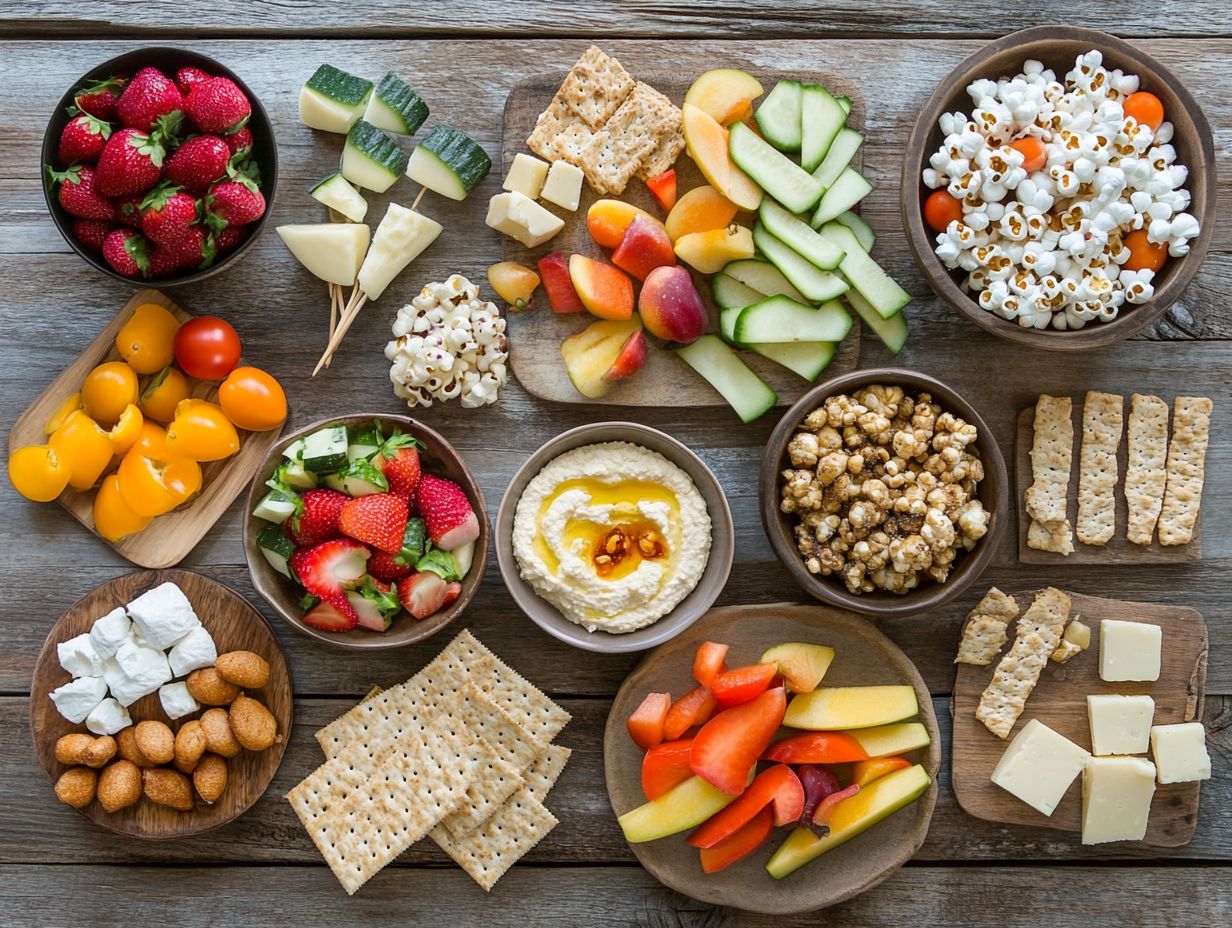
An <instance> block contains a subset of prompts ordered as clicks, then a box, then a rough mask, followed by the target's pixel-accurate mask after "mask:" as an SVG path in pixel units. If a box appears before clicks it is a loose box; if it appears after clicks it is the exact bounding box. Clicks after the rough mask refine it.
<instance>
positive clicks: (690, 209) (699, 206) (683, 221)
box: [664, 184, 739, 242]
mask: <svg viewBox="0 0 1232 928" xmlns="http://www.w3.org/2000/svg"><path fill="white" fill-rule="evenodd" d="M737 212H739V207H737V206H736V204H735V203H733V202H732V201H731V200H729V199H727V197H725V196H723V194H721V193H719V191H717V190H715V189H714V188H713V187H711V186H710V185H709V184H702V185H701V186H700V187H694V188H693V189H692V190H690V191H689V192H688V193H686V194H685V195H684V196H682V197H681V198H680V199H679V200H677V201H676V205H675V206H673V207H672V211H671V212H670V213H668V214H667V221H666V222H665V223H664V228H666V229H667V237H668V238H669V239H671V240H672V241H673V242H675V241H677V240H679V239H680V238H681V237H682V236H685V235H688V234H689V233H690V232H709V231H710V230H711V229H725V228H727V227H728V226H729V225H731V222H732V220H733V219H735V218H736V213H737Z"/></svg>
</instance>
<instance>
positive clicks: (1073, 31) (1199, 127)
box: [901, 25, 1215, 351]
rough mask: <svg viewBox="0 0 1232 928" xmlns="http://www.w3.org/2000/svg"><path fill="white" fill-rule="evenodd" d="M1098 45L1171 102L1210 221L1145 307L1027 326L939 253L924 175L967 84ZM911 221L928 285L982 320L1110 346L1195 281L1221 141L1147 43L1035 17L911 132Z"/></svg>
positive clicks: (953, 79)
mask: <svg viewBox="0 0 1232 928" xmlns="http://www.w3.org/2000/svg"><path fill="white" fill-rule="evenodd" d="M1091 49H1098V50H1099V51H1100V52H1102V53H1103V56H1104V66H1105V67H1107V68H1109V69H1112V68H1120V69H1122V70H1123V71H1125V72H1127V73H1130V74H1137V75H1138V76H1139V78H1141V87H1142V89H1143V90H1149V91H1150V92H1151V93H1153V94H1155V95H1156V96H1157V97H1159V98H1160V100H1162V101H1163V104H1164V113H1165V114H1166V117H1167V119H1168V120H1169V121H1170V122H1171V123H1172V124H1173V126H1174V127H1175V133H1174V135H1173V138H1172V143H1171V144H1172V145H1173V146H1174V147H1175V148H1176V152H1177V159H1178V161H1180V162H1181V163H1183V164H1185V165H1186V166H1187V167H1188V168H1189V180H1188V182H1187V184H1186V186H1187V187H1188V189H1189V192H1190V195H1191V198H1192V199H1191V202H1190V205H1189V209H1188V210H1187V212H1189V213H1191V214H1192V215H1193V216H1195V217H1196V218H1197V219H1198V221H1199V222H1200V223H1201V225H1202V230H1201V232H1199V233H1198V236H1197V238H1195V239H1194V240H1193V241H1192V242H1191V243H1190V248H1189V254H1187V255H1184V256H1183V257H1180V258H1169V259H1168V262H1167V264H1165V265H1164V267H1163V270H1161V271H1160V272H1159V273H1158V274H1156V275H1155V279H1154V287H1155V295H1154V296H1153V297H1152V298H1151V299H1150V300H1148V301H1147V302H1146V303H1143V304H1141V305H1138V306H1123V307H1122V308H1121V312H1120V314H1119V315H1118V316H1117V318H1116V319H1114V320H1113V321H1112V322H1091V323H1088V324H1087V325H1086V326H1084V327H1083V328H1081V329H1078V330H1077V331H1064V332H1061V331H1057V330H1056V329H1051V328H1049V329H1030V328H1023V327H1022V326H1020V325H1018V324H1017V323H1016V322H1013V321H1011V320H1009V319H1002V318H1001V317H1000V316H997V315H995V314H993V313H990V312H988V311H987V310H984V309H981V308H980V306H979V304H978V303H977V302H976V301H975V299H974V298H972V296H971V295H970V294H969V293H968V292H967V291H966V290H964V289H963V288H962V286H961V285H960V282H959V277H958V275H957V273H956V272H953V271H950V270H949V269H948V268H947V267H946V266H945V265H944V264H942V263H941V260H940V259H939V258H938V257H937V256H936V255H935V254H934V253H933V244H934V233H933V232H932V230H930V229H929V228H928V227H927V226H926V225H925V223H924V214H923V209H922V205H923V202H924V198H925V197H926V196H927V195H928V194H929V193H930V192H931V191H930V190H929V189H928V188H926V187H925V186H924V182H923V181H922V180H921V177H920V175H921V172H922V171H923V170H924V168H925V167H926V166H927V164H928V159H929V157H930V155H931V154H932V153H933V152H934V151H936V150H937V149H938V148H939V147H940V145H941V139H942V135H941V130H940V128H939V127H938V125H937V120H938V119H939V117H940V116H941V114H942V113H950V112H954V111H956V110H957V111H961V112H964V113H969V112H970V111H971V98H970V97H968V96H967V85H969V84H970V83H971V82H972V81H973V80H975V79H977V78H981V77H986V78H990V79H992V80H996V79H997V78H998V77H1002V76H1010V75H1013V74H1017V73H1018V72H1019V71H1020V70H1021V69H1022V64H1023V62H1024V61H1026V60H1027V59H1028V58H1034V59H1035V60H1037V61H1042V62H1043V63H1044V65H1045V67H1049V68H1052V69H1053V70H1055V71H1057V72H1058V73H1060V74H1064V73H1065V72H1066V71H1068V70H1070V68H1072V67H1073V65H1074V58H1075V57H1076V56H1078V55H1080V54H1082V53H1083V52H1087V51H1090V50H1091ZM901 191H902V216H903V227H904V228H905V229H906V230H907V243H908V244H909V245H910V246H911V251H912V254H914V255H915V260H916V264H918V265H919V266H920V270H921V271H923V273H924V276H925V278H926V279H927V280H928V283H929V285H930V286H931V287H932V288H933V290H935V291H936V293H937V295H938V296H939V297H941V298H942V299H943V300H945V301H946V302H947V303H949V304H950V305H951V306H953V307H954V308H955V309H956V310H958V312H960V313H961V314H962V315H963V316H965V317H966V318H967V319H969V320H970V321H971V322H974V323H975V324H976V325H978V326H979V327H980V328H982V329H984V330H986V331H988V332H991V333H992V334H993V335H997V336H999V337H1001V338H1005V339H1009V340H1010V341H1013V342H1018V343H1019V344H1023V345H1030V346H1031V347H1034V348H1045V349H1049V350H1052V351H1085V350H1087V349H1090V348H1102V347H1104V346H1106V345H1111V344H1115V343H1116V342H1119V341H1122V340H1124V339H1126V338H1129V337H1130V336H1132V335H1136V334H1138V333H1139V332H1141V331H1142V330H1143V329H1144V328H1146V327H1147V326H1148V325H1150V324H1151V323H1153V322H1155V321H1156V320H1158V319H1159V318H1160V317H1161V316H1163V314H1164V313H1165V312H1166V311H1167V309H1168V307H1169V306H1171V305H1172V304H1173V303H1175V302H1176V301H1177V300H1178V299H1179V298H1180V296H1181V294H1182V293H1183V292H1184V291H1185V288H1186V287H1187V286H1189V282H1190V281H1191V280H1193V277H1194V275H1195V274H1196V273H1197V272H1198V268H1199V267H1200V266H1201V264H1202V260H1203V258H1204V257H1206V252H1207V249H1208V248H1209V247H1210V244H1211V239H1212V237H1213V236H1214V232H1215V143H1214V138H1213V136H1212V134H1211V127H1210V124H1209V123H1208V122H1207V121H1206V117H1205V116H1204V115H1203V114H1202V110H1201V108H1200V107H1199V106H1198V103H1197V101H1196V100H1195V99H1194V98H1193V96H1192V95H1191V94H1190V93H1189V91H1188V90H1186V89H1185V88H1184V86H1183V85H1182V84H1181V82H1180V80H1179V79H1178V78H1177V77H1176V75H1175V74H1173V73H1172V72H1171V71H1170V70H1169V69H1168V68H1166V67H1165V66H1164V65H1162V64H1161V63H1160V62H1158V61H1156V60H1155V59H1154V58H1152V57H1151V56H1150V55H1148V54H1146V53H1145V52H1143V51H1142V50H1141V49H1140V48H1139V47H1138V46H1136V45H1133V44H1131V43H1129V42H1126V41H1125V40H1124V39H1118V38H1117V37H1116V36H1113V35H1108V34H1107V33H1105V32H1099V31H1098V30H1095V29H1083V28H1079V27H1077V26H1063V25H1052V26H1034V27H1032V28H1030V29H1023V30H1021V31H1020V32H1014V33H1011V34H1010V35H1007V36H1005V37H1003V38H1000V39H997V40H996V41H995V42H990V43H989V44H988V45H985V46H984V47H983V48H981V49H980V50H979V51H978V52H976V53H975V54H974V55H971V56H970V57H969V58H967V59H965V60H964V61H963V62H962V63H961V64H959V65H958V67H956V68H955V69H954V70H953V71H951V72H950V73H949V74H947V75H946V76H945V78H944V79H943V80H942V81H941V83H940V84H938V85H937V89H936V90H934V91H933V94H932V96H930V97H929V98H928V100H927V102H926V103H925V104H924V106H923V107H922V108H921V109H920V111H919V115H918V116H917V117H916V121H915V126H914V128H912V130H911V136H910V137H909V138H908V140H907V152H906V155H905V156H904V158H903V175H902V184H901Z"/></svg>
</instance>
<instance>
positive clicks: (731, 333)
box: [719, 297, 765, 348]
mask: <svg viewBox="0 0 1232 928" xmlns="http://www.w3.org/2000/svg"><path fill="white" fill-rule="evenodd" d="M764 299H765V297H762V298H761V299H759V300H754V301H753V302H754V303H760V302H761V300H764ZM749 305H750V306H751V305H753V304H752V303H750V304H749ZM742 312H744V307H743V306H724V307H723V308H722V309H720V310H719V334H720V335H722V336H723V341H725V342H727V343H728V344H729V345H735V346H736V347H737V348H742V347H744V346H743V345H741V344H740V342H738V341H736V320H737V319H739V318H740V314H741V313H742Z"/></svg>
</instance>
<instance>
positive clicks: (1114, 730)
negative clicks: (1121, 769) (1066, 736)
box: [1087, 695, 1155, 755]
mask: <svg viewBox="0 0 1232 928" xmlns="http://www.w3.org/2000/svg"><path fill="white" fill-rule="evenodd" d="M1087 718H1088V720H1089V721H1090V723H1091V753H1093V754H1099V755H1108V754H1145V753H1146V750H1147V747H1148V745H1149V744H1150V740H1151V722H1152V721H1154V719H1155V700H1153V699H1152V698H1151V697H1150V696H1102V695H1101V696H1088V697H1087Z"/></svg>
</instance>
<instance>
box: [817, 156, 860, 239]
mask: <svg viewBox="0 0 1232 928" xmlns="http://www.w3.org/2000/svg"><path fill="white" fill-rule="evenodd" d="M872 192H873V185H872V184H870V183H869V182H868V181H867V180H866V179H865V177H864V175H863V174H861V173H860V172H859V171H857V170H856V169H855V168H853V167H845V168H843V173H842V174H840V175H839V176H838V179H837V180H835V181H834V183H833V184H831V185H830V186H829V187H828V188H826V192H825V193H824V194H823V195H822V197H821V202H820V203H818V204H817V211H816V212H815V213H813V228H815V229H816V228H819V227H821V226H823V225H825V224H826V223H827V222H829V221H830V220H831V219H837V218H838V217H839V216H841V215H842V214H843V213H845V212H847V211H848V210H849V209H851V208H852V207H853V206H855V205H856V204H857V203H859V202H860V201H861V200H863V199H864V198H865V197H866V196H868V195H869V194H870V193H872Z"/></svg>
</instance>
